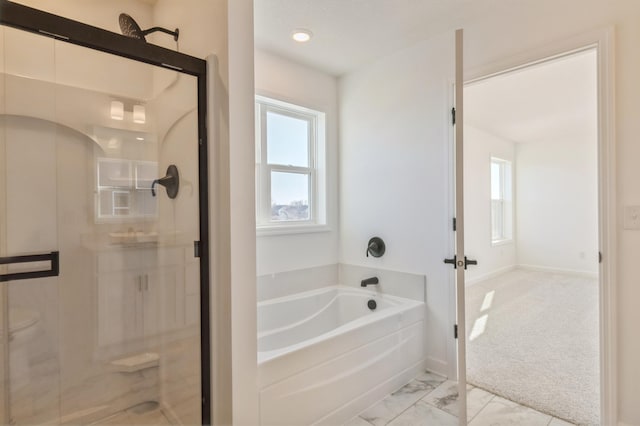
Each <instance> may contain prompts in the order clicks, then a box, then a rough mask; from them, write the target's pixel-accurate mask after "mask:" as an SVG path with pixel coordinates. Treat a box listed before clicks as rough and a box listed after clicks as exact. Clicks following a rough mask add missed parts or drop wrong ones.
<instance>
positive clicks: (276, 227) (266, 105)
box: [256, 95, 328, 235]
mask: <svg viewBox="0 0 640 426" xmlns="http://www.w3.org/2000/svg"><path fill="white" fill-rule="evenodd" d="M270 111H272V112H275V113H277V114H280V115H285V116H289V117H293V118H296V119H301V120H305V121H307V122H308V123H309V127H308V128H309V135H308V143H309V146H308V155H309V159H308V160H309V161H308V164H309V166H308V167H299V166H292V165H287V164H269V163H268V162H267V119H266V118H267V113H268V112H270ZM325 120H326V119H325V114H324V113H323V112H320V111H316V110H312V109H310V108H306V107H303V106H299V105H294V104H291V103H288V102H284V101H280V100H277V99H272V98H268V97H265V96H260V95H256V231H257V234H258V235H274V234H290V233H306V232H320V231H325V230H328V227H327V221H326V216H327V215H326V148H325V147H326V140H325ZM272 172H284V173H298V174H304V175H307V176H309V190H308V193H309V200H308V201H309V219H306V220H291V221H274V220H272V218H271V174H272Z"/></svg>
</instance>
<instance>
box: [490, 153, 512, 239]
mask: <svg viewBox="0 0 640 426" xmlns="http://www.w3.org/2000/svg"><path fill="white" fill-rule="evenodd" d="M494 164H496V165H498V166H499V167H500V182H499V191H500V195H499V198H498V199H497V200H494V199H493V194H492V192H493V191H492V188H493V174H492V172H491V171H490V172H489V179H490V182H489V184H490V189H489V199H490V203H491V204H490V205H491V211H490V220H491V225H490V229H491V244H492V245H494V246H495V245H501V244H507V243H510V242H512V241H513V217H514V215H513V202H512V200H513V187H514V185H513V163H512V162H511V161H509V160H505V159H503V158H498V157H493V156H492V157H491V162H490V166H489V167H490V170H491V169H492V168H493V165H494ZM496 210H499V212H500V216H501V223H500V225H499V226H500V229H499V232H494V231H495V226H494V225H495V223H496V220H495V218H494V214H495V211H496ZM496 234H498V235H497V237H494V235H496Z"/></svg>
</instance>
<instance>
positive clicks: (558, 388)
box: [464, 47, 601, 424]
mask: <svg viewBox="0 0 640 426" xmlns="http://www.w3.org/2000/svg"><path fill="white" fill-rule="evenodd" d="M597 53H598V52H597V50H596V48H593V47H592V48H588V49H582V50H580V51H574V52H571V53H570V54H564V55H560V56H556V57H554V58H553V59H549V60H544V61H539V62H537V63H535V64H531V65H527V66H524V67H519V68H517V69H515V70H511V71H509V72H505V73H499V74H497V75H493V76H491V77H489V78H483V79H479V80H476V81H473V82H472V83H468V84H467V85H466V86H465V88H464V96H465V100H464V102H465V122H464V128H465V139H464V176H465V177H464V184H465V189H464V205H465V212H466V214H465V224H464V226H465V228H464V231H465V236H464V239H465V252H466V254H467V255H468V256H469V257H470V258H473V259H477V260H478V265H477V266H474V267H470V268H469V270H468V271H467V273H466V277H465V299H466V300H465V311H466V312H465V313H466V315H465V316H466V335H465V337H466V373H467V381H468V382H469V384H471V385H474V386H477V387H479V388H481V389H485V390H487V391H490V392H491V393H493V394H495V395H497V396H498V397H497V398H498V399H495V398H494V399H493V400H490V401H489V402H488V403H487V405H486V407H484V408H483V409H482V411H480V412H479V413H480V414H477V413H469V414H468V416H469V417H468V421H470V422H473V421H474V418H475V416H476V414H477V415H478V419H477V420H476V421H477V422H482V420H483V419H482V418H480V417H482V416H487V415H494V416H495V415H499V414H500V413H502V415H505V413H506V412H508V408H509V406H508V404H507V402H508V401H513V402H516V403H518V404H521V405H524V406H526V407H530V408H533V409H535V410H538V411H540V412H542V413H546V414H549V415H552V416H554V417H558V418H561V419H564V420H566V421H569V422H571V423H574V424H596V423H600V411H601V410H600V400H601V395H600V389H601V384H600V377H601V375H600V353H601V351H600V341H601V339H600V306H601V302H600V285H599V283H600V282H601V281H600V277H599V274H600V265H599V260H600V250H599V247H600V246H601V243H600V241H599V239H600V234H599V228H600V223H601V222H600V220H601V219H600V218H599V216H598V215H599V199H598V196H599V190H598V187H599V175H598V167H599V160H598V147H599V144H598V138H599V131H598V57H597ZM471 398H472V394H471V393H469V395H468V399H467V402H468V406H470V407H471V406H474V404H473V403H472V401H471V400H470V399H471ZM504 400H506V401H507V402H504ZM505 407H506V409H505ZM512 414H513V413H512Z"/></svg>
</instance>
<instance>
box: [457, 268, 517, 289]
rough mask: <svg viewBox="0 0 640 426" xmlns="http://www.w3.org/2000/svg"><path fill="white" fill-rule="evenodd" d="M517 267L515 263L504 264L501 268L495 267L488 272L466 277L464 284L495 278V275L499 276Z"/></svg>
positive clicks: (469, 284) (468, 284)
mask: <svg viewBox="0 0 640 426" xmlns="http://www.w3.org/2000/svg"><path fill="white" fill-rule="evenodd" d="M517 267H518V266H517V265H509V266H505V267H503V268H499V269H496V270H495V271H492V272H488V273H486V274H483V275H480V276H479V277H475V278H472V279H468V280H466V281H465V284H466V285H467V287H469V286H471V285H474V284H477V283H479V282H482V281H485V280H489V279H491V278H495V277H497V276H500V275H502V274H506V273H507V272H510V271H513V270H514V269H516V268H517Z"/></svg>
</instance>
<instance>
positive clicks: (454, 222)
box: [453, 217, 457, 231]
mask: <svg viewBox="0 0 640 426" xmlns="http://www.w3.org/2000/svg"><path fill="white" fill-rule="evenodd" d="M456 229H457V226H456V218H455V217H454V218H453V230H454V231H455V230H456Z"/></svg>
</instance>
